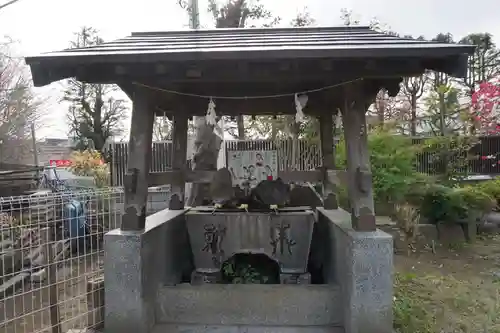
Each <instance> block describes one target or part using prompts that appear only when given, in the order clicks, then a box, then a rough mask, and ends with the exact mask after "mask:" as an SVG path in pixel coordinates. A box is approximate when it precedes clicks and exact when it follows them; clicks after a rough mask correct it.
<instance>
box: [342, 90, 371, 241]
mask: <svg viewBox="0 0 500 333" xmlns="http://www.w3.org/2000/svg"><path fill="white" fill-rule="evenodd" d="M364 89H365V88H364V87H363V84H362V83H357V84H352V85H349V86H347V87H346V88H345V96H346V97H345V106H344V108H343V109H342V122H343V124H344V136H345V142H346V151H347V181H348V193H349V201H350V204H351V218H352V225H353V228H354V229H356V230H359V231H374V230H375V229H376V225H375V208H374V203H373V185H372V179H371V171H370V155H369V151H368V138H367V127H366V97H365V95H364Z"/></svg>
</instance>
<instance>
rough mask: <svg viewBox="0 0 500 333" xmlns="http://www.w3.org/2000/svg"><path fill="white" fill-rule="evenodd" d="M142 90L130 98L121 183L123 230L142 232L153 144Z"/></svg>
mask: <svg viewBox="0 0 500 333" xmlns="http://www.w3.org/2000/svg"><path fill="white" fill-rule="evenodd" d="M147 97H148V94H147V92H146V91H144V90H143V89H136V90H135V92H134V94H133V96H132V103H133V109H132V119H131V126H130V139H129V144H128V148H129V155H128V156H129V157H128V164H127V172H126V174H125V177H124V178H125V179H124V181H125V182H124V187H125V213H124V215H123V216H122V224H121V229H122V230H142V229H144V227H145V225H146V204H147V200H148V175H149V167H150V162H151V150H152V148H151V145H152V141H153V122H154V108H153V107H152V106H151V104H150V100H149V99H148V98H147Z"/></svg>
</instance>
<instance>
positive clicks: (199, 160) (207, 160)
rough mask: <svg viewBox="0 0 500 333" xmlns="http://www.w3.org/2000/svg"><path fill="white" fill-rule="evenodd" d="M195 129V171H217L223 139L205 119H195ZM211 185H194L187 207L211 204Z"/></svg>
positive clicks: (193, 166) (193, 162)
mask: <svg viewBox="0 0 500 333" xmlns="http://www.w3.org/2000/svg"><path fill="white" fill-rule="evenodd" d="M193 122H194V127H195V140H194V155H193V160H192V169H193V170H217V159H218V157H219V150H220V147H221V143H222V139H221V138H219V137H218V136H217V135H216V134H215V133H214V127H213V126H211V125H209V124H207V122H206V120H205V117H193ZM208 186H209V184H192V186H191V191H190V193H189V196H188V200H187V206H190V207H195V206H201V205H204V204H209V203H210V195H209V187H208Z"/></svg>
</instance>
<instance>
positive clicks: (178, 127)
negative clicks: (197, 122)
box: [168, 113, 188, 210]
mask: <svg viewBox="0 0 500 333" xmlns="http://www.w3.org/2000/svg"><path fill="white" fill-rule="evenodd" d="M187 131H188V118H187V117H186V115H185V114H181V113H176V114H175V115H174V124H173V133H172V139H173V148H174V149H173V150H172V168H173V170H174V171H183V170H186V169H187ZM171 188H172V190H171V196H170V202H169V205H168V208H169V209H171V210H181V209H184V202H185V201H186V194H185V191H186V181H185V179H182V180H181V181H179V182H176V183H175V184H172V185H171Z"/></svg>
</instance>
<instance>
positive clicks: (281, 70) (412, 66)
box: [60, 58, 433, 86]
mask: <svg viewBox="0 0 500 333" xmlns="http://www.w3.org/2000/svg"><path fill="white" fill-rule="evenodd" d="M432 64H433V62H432V61H430V62H429V61H422V60H421V59H416V58H414V59H409V58H390V59H387V58H372V59H359V58H358V59H352V58H351V59H336V60H334V59H330V58H319V59H300V60H296V59H279V60H263V59H252V60H234V61H230V60H210V61H204V62H199V61H198V62H182V63H175V64H174V63H172V62H161V61H156V62H153V63H141V62H134V63H116V64H114V65H113V66H109V64H107V63H106V64H102V63H96V64H92V65H91V66H88V65H87V66H81V67H75V68H72V72H73V73H71V74H66V75H68V76H76V77H77V78H78V79H79V80H82V81H92V82H96V81H99V82H101V83H116V82H119V81H123V82H126V81H128V82H131V81H140V82H142V83H148V82H149V83H150V82H153V80H154V81H155V82H157V83H161V82H163V83H166V84H171V83H176V84H177V83H203V84H205V85H206V86H210V84H211V83H212V82H214V81H217V82H219V83H223V82H226V83H227V82H230V83H248V82H252V83H253V84H262V83H277V82H278V83H279V82H304V81H325V80H328V79H329V78H332V77H336V78H337V79H338V80H347V79H348V78H353V77H366V78H369V77H372V78H375V77H405V76H413V75H420V74H422V73H423V72H424V70H425V69H426V68H432V67H433V66H432ZM60 75H62V74H60ZM152 78H153V80H152Z"/></svg>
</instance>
